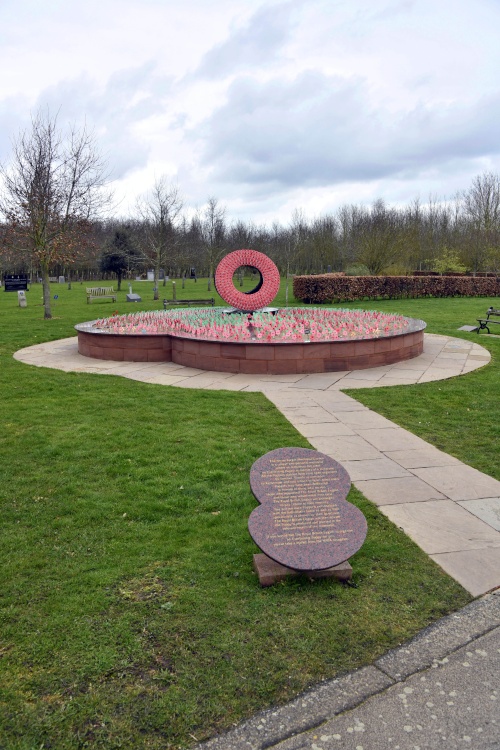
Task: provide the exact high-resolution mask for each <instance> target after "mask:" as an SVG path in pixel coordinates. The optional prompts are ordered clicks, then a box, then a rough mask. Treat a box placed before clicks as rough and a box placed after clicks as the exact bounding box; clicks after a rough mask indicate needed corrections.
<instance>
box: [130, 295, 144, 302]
mask: <svg viewBox="0 0 500 750" xmlns="http://www.w3.org/2000/svg"><path fill="white" fill-rule="evenodd" d="M127 302H142V297H140V296H139V295H138V294H127Z"/></svg>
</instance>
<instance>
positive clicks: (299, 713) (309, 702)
mask: <svg viewBox="0 0 500 750" xmlns="http://www.w3.org/2000/svg"><path fill="white" fill-rule="evenodd" d="M499 627H500V590H496V591H495V592H492V593H490V594H487V595H485V596H483V597H481V598H480V599H476V600H475V601H473V602H471V604H468V605H467V606H466V607H464V608H463V609H462V610H460V611H459V612H455V613H453V614H451V615H447V616H446V617H443V618H442V619H441V620H439V621H437V622H435V623H433V624H432V625H430V626H428V627H427V628H425V629H424V630H422V631H421V632H420V633H418V634H417V635H416V636H414V637H413V638H412V639H411V640H410V641H408V643H405V644H403V645H402V646H399V647H398V648H395V649H393V650H391V651H388V652H387V653H386V654H384V655H383V656H381V657H380V658H379V659H377V660H376V661H375V662H374V663H373V664H372V665H370V666H367V667H362V668H361V669H357V670H355V671H353V672H351V673H349V674H346V675H343V676H341V677H338V678H335V679H333V680H327V681H325V682H323V683H321V684H320V685H318V686H316V687H314V688H313V689H311V690H309V691H307V692H305V693H303V694H302V695H300V696H298V697H297V698H295V699H294V700H293V701H291V702H290V703H288V704H286V705H285V706H281V707H279V708H274V709H268V710H266V711H262V712H259V713H258V714H256V715H255V716H253V717H252V718H251V719H249V720H248V721H245V722H243V723H242V724H240V725H239V726H237V727H235V728H234V729H232V730H230V731H229V732H227V733H225V734H222V735H218V736H217V737H213V738H212V739H210V740H208V741H206V742H203V743H201V744H198V745H197V746H196V747H197V748H199V750H242V749H243V748H244V750H265V749H266V748H271V747H275V746H278V747H279V746H281V743H285V744H286V747H287V748H290V750H291V748H292V747H297V748H299V747H305V746H306V743H305V742H303V741H302V740H305V739H306V737H307V736H308V733H310V732H312V731H313V730H317V729H319V728H320V727H321V726H322V725H323V724H325V723H326V722H327V721H331V720H332V719H334V718H335V717H337V716H339V715H341V714H343V713H345V712H347V711H350V710H352V709H355V708H357V707H359V706H361V705H362V704H363V703H364V702H365V701H366V700H367V699H368V698H371V697H373V696H375V695H379V696H382V697H383V694H384V692H385V691H387V690H388V688H391V687H392V686H393V685H396V684H397V683H403V682H404V681H405V680H406V679H408V678H409V677H411V676H412V675H415V674H417V673H419V672H423V671H424V670H428V669H432V668H434V667H437V666H439V665H440V664H442V663H445V662H446V660H447V658H448V657H449V656H450V655H451V654H453V653H454V652H456V651H458V650H459V649H460V648H462V647H464V646H467V645H469V644H471V643H473V642H474V641H476V640H477V639H479V638H481V637H482V636H484V635H486V634H487V633H490V632H492V631H495V630H496V629H498V628H499ZM291 738H297V743H295V742H292V743H288V742H286V741H287V740H290V739H291ZM309 739H310V737H309ZM307 746H308V747H309V746H310V745H309V743H307ZM312 747H314V744H312Z"/></svg>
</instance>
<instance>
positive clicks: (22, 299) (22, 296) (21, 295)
mask: <svg viewBox="0 0 500 750" xmlns="http://www.w3.org/2000/svg"><path fill="white" fill-rule="evenodd" d="M17 302H18V305H19V307H28V302H27V300H26V292H25V291H23V290H19V291H18V293H17Z"/></svg>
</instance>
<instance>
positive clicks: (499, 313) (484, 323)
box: [477, 307, 500, 333]
mask: <svg viewBox="0 0 500 750" xmlns="http://www.w3.org/2000/svg"><path fill="white" fill-rule="evenodd" d="M491 315H494V316H496V317H498V318H500V310H497V309H495V308H494V307H489V308H488V309H487V311H486V317H485V318H477V322H478V323H479V326H478V328H477V332H478V333H479V331H483V330H484V329H486V330H487V331H488V333H491V332H490V329H489V328H488V326H489V325H491V324H492V323H493V324H496V325H500V320H490V316H491Z"/></svg>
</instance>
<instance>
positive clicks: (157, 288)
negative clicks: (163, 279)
mask: <svg viewBox="0 0 500 750" xmlns="http://www.w3.org/2000/svg"><path fill="white" fill-rule="evenodd" d="M160 263H161V258H160V254H159V253H158V255H157V258H156V263H155V267H154V271H155V288H154V294H153V299H160Z"/></svg>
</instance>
